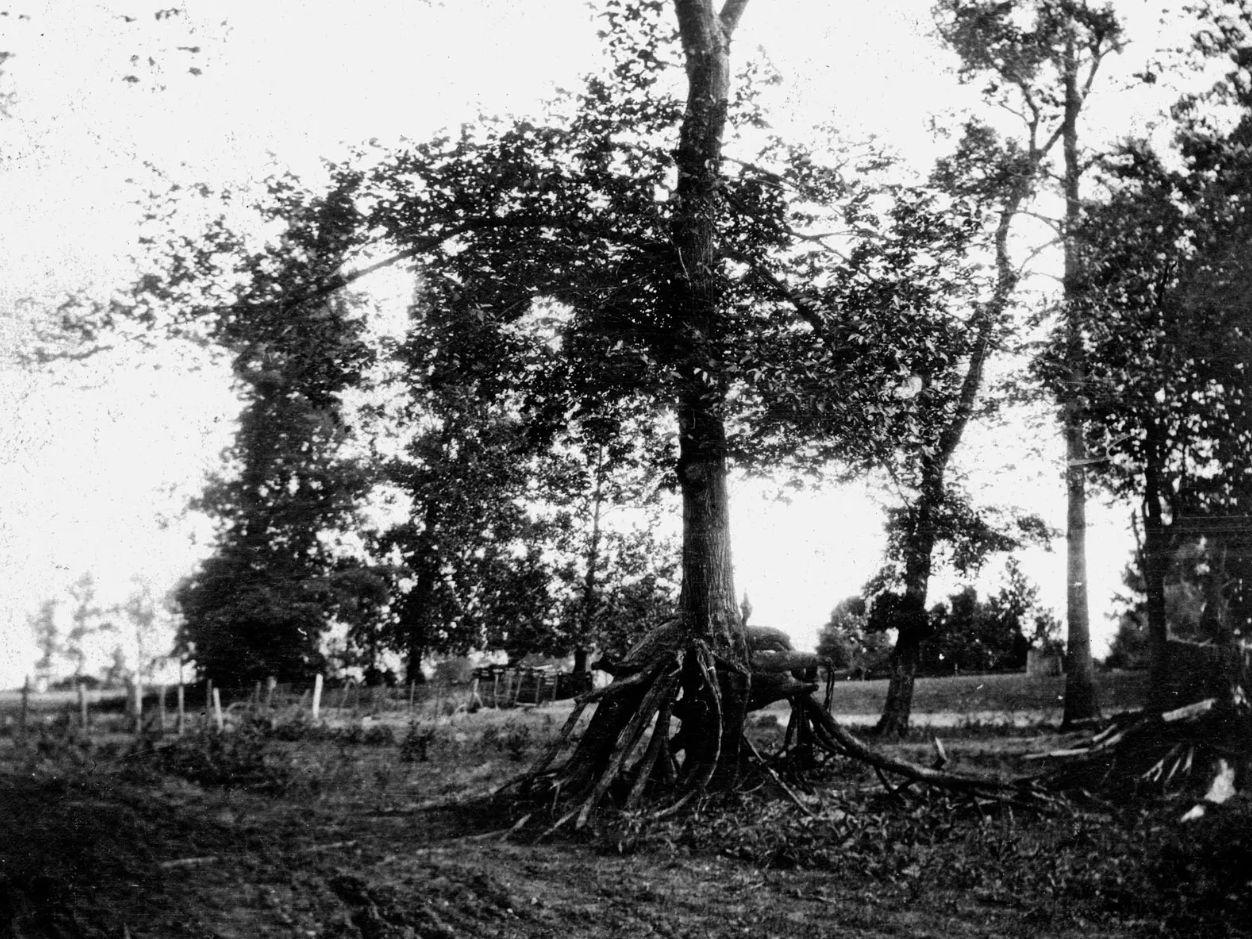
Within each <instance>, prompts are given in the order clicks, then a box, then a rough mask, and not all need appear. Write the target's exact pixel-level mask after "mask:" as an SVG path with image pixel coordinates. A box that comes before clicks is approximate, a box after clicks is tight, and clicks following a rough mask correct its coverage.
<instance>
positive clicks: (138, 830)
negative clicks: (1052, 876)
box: [0, 776, 1124, 939]
mask: <svg viewBox="0 0 1252 939" xmlns="http://www.w3.org/2000/svg"><path fill="white" fill-rule="evenodd" d="M0 786H2V792H3V797H2V798H0V806H2V808H0V838H2V839H3V841H2V843H0V885H2V888H0V933H2V934H5V935H12V936H15V937H52V936H57V937H69V936H87V937H119V936H123V935H129V936H131V937H133V939H141V937H153V939H156V937H224V939H225V937H238V939H253V937H258V936H275V937H288V936H290V937H318V936H343V937H358V936H359V937H364V939H391V937H395V939H400V937H441V939H450V937H462V936H464V937H478V936H493V937H494V936H498V937H531V936H534V937H547V936H551V937H557V936H560V937H571V936H573V937H580V936H586V937H597V939H599V937H606V939H607V937H619V936H629V937H632V939H635V937H637V939H643V937H651V936H658V937H686V936H691V937H705V936H712V937H723V936H726V937H729V936H753V937H770V936H777V937H788V936H800V935H803V936H861V937H876V936H918V937H923V936H936V937H938V936H1025V935H1033V934H1040V935H1044V934H1046V935H1067V934H1071V935H1075V936H1077V935H1080V934H1081V935H1083V936H1085V937H1094V936H1100V935H1121V934H1124V933H1117V932H1114V933H1104V932H1101V931H1099V930H1098V929H1092V928H1091V927H1090V926H1089V925H1088V926H1082V925H1081V924H1080V925H1079V926H1076V927H1075V928H1074V929H1073V930H1072V932H1070V933H1066V932H1058V931H1056V930H1055V929H1054V928H1050V929H1049V930H1047V931H1046V932H1041V931H1039V930H1038V929H1037V928H1036V926H1035V925H1033V924H1032V922H1031V921H1030V918H1029V915H1028V914H1027V913H1025V912H1023V910H1024V909H1026V907H1025V906H1023V907H1022V908H1017V909H1009V908H1005V907H1003V906H1002V905H989V904H987V903H985V902H981V901H980V900H979V899H978V897H977V896H975V895H974V894H972V893H969V894H960V893H953V892H943V891H935V890H919V889H918V885H917V884H912V885H909V884H899V885H897V884H883V885H881V886H874V888H873V889H867V888H866V887H865V886H864V885H853V884H847V883H841V882H840V881H839V880H838V879H835V878H833V877H832V876H831V875H830V874H829V873H823V872H819V871H809V872H794V871H765V872H762V871H760V870H758V869H757V868H755V867H754V866H752V865H749V864H746V863H743V862H738V861H735V860H732V859H729V858H720V857H708V856H698V855H689V854H685V853H682V852H665V853H651V852H641V853H638V854H630V855H617V854H613V853H603V852H601V851H599V850H597V849H595V848H594V847H593V846H591V845H589V844H571V843H562V844H557V845H552V844H544V845H539V846H526V845H518V844H515V843H507V842H501V841H500V840H499V837H498V835H497V834H495V832H494V829H497V828H498V827H499V826H500V824H501V822H502V820H501V819H492V818H490V817H484V816H482V815H475V814H473V813H466V812H464V811H451V810H446V809H442V810H432V809H429V808H426V809H422V808H414V807H398V808H391V809H379V808H377V807H370V806H368V805H360V806H357V807H356V808H352V807H351V806H345V805H343V804H333V805H331V804H326V805H321V804H317V803H315V802H307V801H306V802H302V803H293V802H290V801H287V800H276V799H271V798H267V797H264V796H256V795H248V794H245V793H240V792H227V791H214V790H205V789H201V788H200V787H198V786H194V785H192V784H189V783H179V782H174V781H169V780H163V781H161V783H160V784H159V785H156V786H143V785H136V784H134V783H133V782H130V781H126V780H122V779H117V778H110V777H99V778H96V779H94V781H92V782H91V783H90V784H87V785H83V784H81V782H80V783H75V784H66V783H65V782H63V781H62V782H58V781H57V780H55V779H53V780H48V779H45V780H39V781H35V780H31V779H29V778H21V777H16V776H8V777H5V778H3V779H0ZM6 929H7V930H8V931H7V932H5V930H6Z"/></svg>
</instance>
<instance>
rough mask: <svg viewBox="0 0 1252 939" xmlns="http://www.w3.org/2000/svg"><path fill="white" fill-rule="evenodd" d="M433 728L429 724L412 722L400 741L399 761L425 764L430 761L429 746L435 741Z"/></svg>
mask: <svg viewBox="0 0 1252 939" xmlns="http://www.w3.org/2000/svg"><path fill="white" fill-rule="evenodd" d="M435 733H436V731H435V728H434V726H432V725H431V724H423V723H422V722H421V721H413V723H411V724H409V729H408V732H407V733H406V734H405V735H404V739H402V740H401V741H400V760H401V762H404V763H425V762H426V761H427V760H429V759H430V745H431V742H432V741H433V740H434V739H435Z"/></svg>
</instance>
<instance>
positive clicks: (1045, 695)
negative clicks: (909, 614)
mask: <svg viewBox="0 0 1252 939" xmlns="http://www.w3.org/2000/svg"><path fill="white" fill-rule="evenodd" d="M1096 680H1097V682H1098V686H1099V689H1100V701H1101V705H1102V707H1103V708H1104V709H1105V710H1106V711H1107V712H1108V713H1111V714H1112V713H1117V712H1120V711H1126V710H1132V709H1134V708H1136V707H1139V706H1140V705H1141V704H1142V701H1143V698H1144V693H1145V690H1146V682H1147V672H1144V671H1134V672H1129V671H1108V672H1103V671H1102V672H1097V673H1096ZM1064 692H1065V679H1064V678H1063V677H1060V676H1055V677H1053V676H1031V675H1026V674H1023V673H1017V672H1014V673H1004V674H994V675H958V676H952V677H943V678H919V679H918V680H917V687H916V691H915V694H914V704H913V715H914V719H915V720H914V723H915V724H916V725H918V726H920V727H925V726H935V727H951V726H954V725H959V724H962V723H981V724H1012V723H1018V724H1038V723H1055V722H1058V721H1059V720H1060V716H1061V702H1062V696H1063V694H1064ZM395 694H396V699H397V704H396V706H395V713H388V712H386V711H384V712H383V713H384V714H385V715H386V716H389V717H391V718H394V719H396V720H401V721H407V720H408V719H410V717H411V716H412V715H411V713H409V712H408V711H407V709H406V708H405V707H404V701H403V698H404V693H403V691H397V692H396V693H395ZM425 694H426V703H429V701H430V698H431V696H432V692H431V691H427V692H426V693H425ZM465 695H466V690H465V688H464V687H459V688H457V689H453V690H450V691H447V692H445V693H443V694H442V695H441V696H440V697H441V699H442V700H443V701H455V700H459V699H461V698H464V697H465ZM886 696H887V682H886V680H885V679H880V680H875V681H838V682H835V686H834V691H833V700H832V704H831V710H832V712H833V713H835V714H836V715H839V716H840V717H841V718H842V719H845V720H846V721H847V722H848V723H851V724H865V723H867V719H868V718H871V717H875V716H877V715H878V714H879V713H880V712H881V711H882V706H883V702H884V700H886ZM294 697H295V698H296V699H298V698H299V696H298V695H296V696H294ZM125 698H126V693H125V692H124V691H121V690H100V691H89V692H87V700H88V704H89V706H90V707H91V708H93V709H99V708H101V707H106V708H110V709H111V710H113V711H117V712H120V711H121V710H122V708H123V706H124V702H125ZM339 698H340V693H339V691H337V690H336V691H333V692H328V693H327V695H326V698H325V703H324V712H325V713H326V714H328V715H329V716H331V717H332V718H334V717H338V718H342V715H340V713H339V712H341V711H342V710H343V709H342V708H339V707H337V706H336V701H337V700H338V699H339ZM169 699H170V706H171V707H172V700H173V694H172V692H171V693H170V695H169ZM21 700H22V694H21V692H20V691H0V720H3V719H4V718H8V719H9V720H12V719H13V718H14V717H15V716H16V715H17V714H18V712H19V710H20V708H21ZM149 701H151V695H149ZM151 706H152V705H151V704H149V705H148V707H149V708H150V707H151ZM305 706H306V707H307V703H306V705H305ZM29 707H30V709H31V712H32V713H35V714H45V715H46V714H61V713H65V712H66V711H67V710H75V709H76V708H77V707H78V698H77V695H76V693H75V692H73V691H50V692H45V693H42V694H31V696H30V700H29ZM558 707H559V704H558ZM776 708H782V709H785V708H786V705H785V704H781V703H780V704H778V705H776Z"/></svg>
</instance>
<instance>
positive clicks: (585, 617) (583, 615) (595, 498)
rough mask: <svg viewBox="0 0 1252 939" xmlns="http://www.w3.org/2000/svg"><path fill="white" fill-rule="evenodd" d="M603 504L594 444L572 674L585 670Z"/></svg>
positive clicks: (600, 463)
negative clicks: (593, 479)
mask: <svg viewBox="0 0 1252 939" xmlns="http://www.w3.org/2000/svg"><path fill="white" fill-rule="evenodd" d="M603 504H604V447H603V446H601V445H597V446H596V482H595V487H594V488H593V490H592V493H591V535H590V537H589V538H588V539H587V571H586V573H585V574H584V575H583V603H582V609H581V610H580V611H579V616H578V618H579V624H578V644H577V645H575V647H574V674H575V675H578V676H580V677H585V676H586V674H587V650H588V648H589V647H590V645H591V628H592V624H593V623H594V622H595V607H596V599H597V594H596V578H597V574H598V569H597V568H598V565H599V562H600V509H601V507H602V506H603Z"/></svg>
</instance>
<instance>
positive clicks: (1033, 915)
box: [598, 787, 1252, 937]
mask: <svg viewBox="0 0 1252 939" xmlns="http://www.w3.org/2000/svg"><path fill="white" fill-rule="evenodd" d="M767 788H768V787H767ZM831 795H832V797H831V798H830V799H828V800H827V801H825V802H824V804H821V805H820V806H817V805H815V806H814V812H813V815H812V816H808V815H805V814H803V813H801V812H800V811H798V810H797V809H796V807H795V806H794V805H793V804H791V803H790V802H788V801H786V800H782V799H779V798H777V797H776V793H769V792H767V791H765V790H764V789H763V790H759V791H757V792H753V793H749V794H737V795H733V796H726V797H723V798H721V799H719V800H716V801H715V802H712V803H710V804H708V805H707V806H706V808H705V809H704V810H702V811H701V812H699V813H697V814H692V815H689V816H687V817H680V818H674V819H669V820H667V821H665V822H662V823H652V824H649V823H646V822H645V821H643V820H642V818H640V817H630V818H626V817H623V818H621V819H619V820H617V821H616V822H615V823H614V824H612V825H607V826H605V827H604V828H603V829H602V830H601V831H600V832H599V833H598V834H599V840H600V844H601V846H602V847H603V848H605V849H607V850H613V851H628V850H637V849H649V850H658V851H670V852H684V853H688V852H689V853H697V854H700V853H703V854H721V855H724V856H729V857H733V858H736V859H739V860H742V861H744V862H745V863H748V864H750V865H752V866H754V867H760V868H769V869H774V870H784V871H785V870H796V869H804V870H821V871H829V872H831V873H832V874H834V875H835V876H837V877H838V878H839V879H840V880H843V881H846V882H851V883H864V884H865V886H866V889H874V890H878V891H891V892H895V893H897V894H898V895H900V896H901V897H902V898H904V899H905V900H906V901H907V899H908V898H909V897H916V896H918V895H920V894H921V893H922V892H923V891H928V890H935V889H940V890H950V891H953V892H954V893H960V894H961V895H964V896H970V897H972V898H974V899H975V900H976V901H977V902H979V903H981V904H984V905H987V906H1016V907H1021V906H1023V905H1025V906H1027V907H1028V911H1029V913H1028V915H1029V918H1030V920H1031V921H1032V922H1033V923H1035V924H1036V925H1037V926H1038V927H1039V928H1040V929H1043V930H1059V929H1066V928H1076V927H1080V926H1081V925H1082V924H1084V923H1089V922H1092V921H1097V922H1098V921H1100V920H1101V919H1107V918H1109V917H1115V918H1116V919H1117V920H1118V921H1120V922H1122V923H1129V924H1132V925H1134V926H1135V927H1136V928H1139V929H1142V930H1143V931H1144V932H1145V933H1146V934H1157V935H1180V936H1181V935H1186V936H1196V935H1203V936H1215V937H1216V936H1244V935H1249V934H1252V933H1249V929H1252V881H1250V880H1249V879H1248V874H1247V871H1249V870H1252V798H1247V797H1242V798H1240V799H1238V800H1236V801H1235V802H1234V803H1232V804H1231V805H1230V806H1227V807H1225V808H1223V809H1221V810H1219V811H1217V812H1215V813H1214V814H1213V815H1212V817H1210V818H1207V819H1205V820H1204V821H1202V822H1201V823H1199V824H1196V825H1181V824H1179V823H1178V821H1177V819H1178V816H1179V814H1180V813H1181V808H1180V807H1179V805H1178V804H1177V803H1176V802H1158V803H1152V804H1144V805H1140V806H1137V807H1133V808H1127V809H1123V810H1120V811H1118V812H1108V811H1080V810H1077V809H1074V810H1072V811H1069V812H1051V813H1048V814H1043V813H1040V812H1036V811H1032V812H1023V811H1021V810H1016V811H1015V810H1013V809H1011V808H1009V807H1002V808H999V809H996V810H994V811H993V810H990V809H986V810H981V811H980V810H978V809H977V807H975V806H973V805H972V804H971V803H970V802H969V801H968V800H957V799H953V798H949V797H946V796H942V795H929V796H918V797H916V798H915V799H914V800H913V801H910V802H909V803H907V804H900V803H899V802H898V801H895V800H891V799H889V798H888V797H887V796H885V795H883V794H870V793H866V792H859V793H858V792H855V791H845V792H842V793H839V792H832V793H831Z"/></svg>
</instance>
